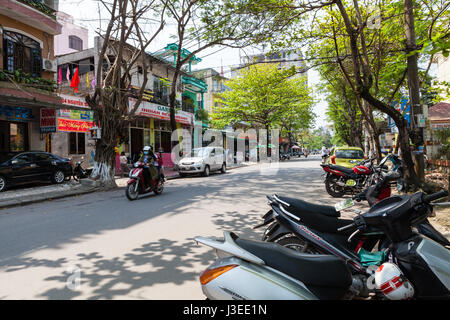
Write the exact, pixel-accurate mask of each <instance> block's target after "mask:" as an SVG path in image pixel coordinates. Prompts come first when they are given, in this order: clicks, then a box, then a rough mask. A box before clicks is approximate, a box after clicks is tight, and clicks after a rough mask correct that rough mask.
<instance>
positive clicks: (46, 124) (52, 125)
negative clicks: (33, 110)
mask: <svg viewBox="0 0 450 320" xmlns="http://www.w3.org/2000/svg"><path fill="white" fill-rule="evenodd" d="M40 113H41V126H40V130H41V133H49V132H56V110H55V109H47V108H41V112H40Z"/></svg>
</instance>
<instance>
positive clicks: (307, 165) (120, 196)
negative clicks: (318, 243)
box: [0, 157, 337, 299]
mask: <svg viewBox="0 0 450 320" xmlns="http://www.w3.org/2000/svg"><path fill="white" fill-rule="evenodd" d="M319 164H320V160H319V159H318V157H313V158H308V159H305V158H301V159H293V160H290V161H286V162H281V163H279V168H276V165H275V166H274V168H267V166H264V167H262V166H261V165H252V166H248V167H245V168H239V169H235V170H232V171H229V172H227V173H226V174H223V175H222V174H212V175H211V176H210V177H207V178H205V177H192V178H186V179H176V180H171V181H168V182H167V184H166V188H165V190H164V192H163V194H162V195H159V196H154V195H150V196H146V197H142V198H140V199H139V200H137V201H133V202H130V201H128V200H127V199H126V197H125V193H124V190H123V189H117V190H114V191H110V192H99V193H93V194H88V195H83V196H79V197H72V198H65V199H60V200H55V201H47V202H43V203H38V204H33V205H29V206H24V207H16V208H11V209H4V210H1V211H0V299H204V296H203V295H202V292H201V288H200V283H199V280H198V277H199V275H200V274H201V272H202V271H203V270H204V269H205V268H206V267H207V266H208V265H209V264H211V263H212V262H213V261H214V259H215V255H214V253H213V251H212V250H210V249H209V248H207V247H203V246H199V245H196V244H195V242H194V241H193V238H194V237H195V236H197V235H202V236H221V235H222V231H223V230H229V231H234V232H236V233H237V234H238V235H240V236H242V237H248V238H252V239H260V237H261V234H262V232H263V230H262V229H260V230H257V231H254V230H253V229H252V227H253V226H254V225H256V224H257V223H259V222H260V221H261V219H260V217H261V216H262V215H263V214H264V213H265V212H267V210H268V208H269V207H268V206H267V200H266V195H268V194H273V193H278V194H281V195H286V196H292V197H299V198H302V199H306V200H310V201H312V202H317V203H326V204H334V203H335V202H337V200H336V199H332V198H331V197H330V196H328V195H327V194H326V192H325V187H324V185H323V182H322V178H321V174H322V172H323V171H322V169H321V168H320V166H319Z"/></svg>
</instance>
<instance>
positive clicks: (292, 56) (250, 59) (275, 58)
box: [231, 49, 308, 80]
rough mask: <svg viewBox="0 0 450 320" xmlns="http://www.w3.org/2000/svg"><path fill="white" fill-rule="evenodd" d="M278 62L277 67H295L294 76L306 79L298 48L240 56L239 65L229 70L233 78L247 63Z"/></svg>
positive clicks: (303, 63) (301, 56)
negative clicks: (295, 72)
mask: <svg viewBox="0 0 450 320" xmlns="http://www.w3.org/2000/svg"><path fill="white" fill-rule="evenodd" d="M269 62H272V63H274V64H278V68H280V69H281V68H291V67H295V69H296V71H297V74H296V75H295V77H299V78H303V79H305V80H307V79H308V75H307V72H306V69H305V67H306V63H305V62H304V61H303V54H302V52H301V51H300V50H294V49H292V50H282V51H279V52H275V53H267V52H263V53H260V54H253V55H246V56H242V57H241V61H240V66H239V67H238V68H234V69H232V70H231V78H235V77H237V76H238V75H239V70H240V69H242V68H244V67H245V66H247V65H251V64H257V63H269Z"/></svg>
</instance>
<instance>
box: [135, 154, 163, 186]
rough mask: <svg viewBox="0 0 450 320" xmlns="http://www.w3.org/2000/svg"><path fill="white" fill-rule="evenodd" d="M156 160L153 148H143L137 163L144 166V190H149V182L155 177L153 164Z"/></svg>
mask: <svg viewBox="0 0 450 320" xmlns="http://www.w3.org/2000/svg"><path fill="white" fill-rule="evenodd" d="M157 159H158V158H157V156H156V155H155V154H154V153H153V148H152V147H151V146H145V147H144V149H143V150H142V155H141V157H140V159H139V161H140V162H142V163H144V164H145V166H144V172H143V173H144V181H145V185H146V189H149V188H150V180H151V179H152V176H153V177H154V176H155V171H156V169H155V162H156V161H157ZM151 171H152V172H151ZM151 173H153V174H151ZM154 180H156V179H154Z"/></svg>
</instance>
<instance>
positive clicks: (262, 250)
mask: <svg viewBox="0 0 450 320" xmlns="http://www.w3.org/2000/svg"><path fill="white" fill-rule="evenodd" d="M447 195H448V193H447V192H445V191H441V192H438V193H435V194H432V195H424V194H423V193H416V194H413V195H407V196H395V197H391V198H387V199H385V200H383V201H381V202H380V203H379V204H377V207H376V208H375V209H371V210H370V211H369V212H366V213H364V214H362V215H359V216H357V217H355V218H354V220H353V221H354V222H353V223H351V224H349V225H348V226H345V227H342V228H340V229H339V231H344V230H348V229H353V230H355V231H354V232H353V234H352V236H353V235H355V234H357V233H362V232H365V231H366V230H367V229H368V228H373V227H376V228H379V229H380V230H382V231H383V232H384V233H385V234H386V235H387V236H388V237H389V238H390V239H391V241H392V243H393V245H392V250H391V251H390V256H391V257H392V259H391V260H392V261H393V262H394V263H396V264H397V265H398V267H399V268H400V269H401V270H402V271H403V273H404V275H405V277H406V279H408V280H409V281H411V283H412V285H413V287H414V288H415V293H414V298H415V299H430V298H431V299H450V251H449V250H448V249H447V248H445V247H444V246H442V245H440V244H438V243H437V242H435V241H433V240H431V239H429V238H427V237H425V236H423V235H420V234H418V233H416V232H414V231H413V228H412V227H413V226H415V225H417V224H420V223H422V222H423V221H424V220H426V218H427V217H428V215H429V214H430V213H431V212H432V206H431V205H430V202H431V201H433V200H436V199H439V198H441V197H444V196H447ZM352 236H350V237H352ZM195 241H197V242H199V243H202V244H204V245H206V246H209V247H211V248H213V249H215V251H216V253H217V256H218V257H219V260H217V261H215V262H214V263H213V264H212V265H211V266H209V267H208V268H207V269H206V270H205V271H204V272H203V273H202V275H201V276H200V282H201V284H202V291H203V293H204V294H205V296H206V297H207V298H208V299H211V300H280V299H281V300H316V299H319V300H327V299H332V300H338V299H352V298H353V297H355V296H358V292H359V290H361V289H362V288H361V283H360V281H359V278H358V274H356V273H354V272H353V274H352V271H350V269H349V267H348V265H347V262H346V261H344V260H342V259H340V258H338V257H336V256H332V255H318V254H304V253H299V252H296V251H294V250H291V249H288V248H285V247H282V246H281V245H279V244H277V243H267V242H262V241H253V240H246V239H241V238H239V237H238V236H237V235H236V234H234V233H230V232H224V238H223V239H214V238H204V237H196V238H195ZM376 297H381V298H383V294H382V293H381V291H380V292H379V295H377V296H376Z"/></svg>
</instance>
